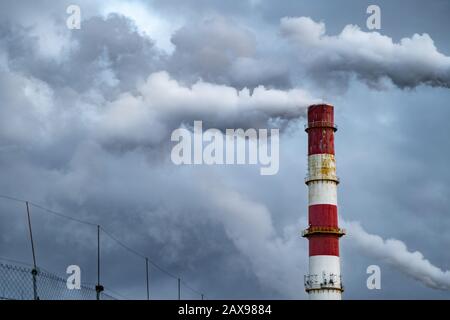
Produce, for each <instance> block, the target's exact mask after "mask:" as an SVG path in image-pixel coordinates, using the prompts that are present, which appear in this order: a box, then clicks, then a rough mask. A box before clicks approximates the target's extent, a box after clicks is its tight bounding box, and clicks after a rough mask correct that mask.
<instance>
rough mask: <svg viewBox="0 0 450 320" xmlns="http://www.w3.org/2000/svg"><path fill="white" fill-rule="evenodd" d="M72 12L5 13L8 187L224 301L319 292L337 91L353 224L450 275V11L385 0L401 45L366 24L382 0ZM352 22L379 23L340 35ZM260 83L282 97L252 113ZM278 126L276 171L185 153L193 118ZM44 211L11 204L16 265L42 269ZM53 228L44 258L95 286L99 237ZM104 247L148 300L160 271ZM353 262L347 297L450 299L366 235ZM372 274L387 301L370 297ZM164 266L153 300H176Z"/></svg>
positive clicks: (7, 6) (7, 205) (121, 279)
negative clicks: (310, 268)
mask: <svg viewBox="0 0 450 320" xmlns="http://www.w3.org/2000/svg"><path fill="white" fill-rule="evenodd" d="M69 4H72V2H71V1H59V2H58V4H55V3H54V1H3V2H2V3H1V5H0V6H1V8H0V19H1V20H0V21H1V22H0V101H1V106H0V166H1V170H0V194H7V195H11V196H16V197H19V198H25V199H28V200H31V201H34V202H37V203H40V204H42V205H44V206H46V207H49V208H52V209H54V210H57V211H61V212H65V213H66V214H68V215H70V216H73V217H77V218H80V219H84V220H88V221H92V222H93V223H95V224H97V223H100V224H102V225H103V226H104V227H105V228H106V229H107V230H109V231H111V232H112V233H113V234H114V235H116V236H117V237H118V238H120V239H122V240H123V241H125V242H126V243H128V244H129V245H130V246H131V247H133V248H135V249H136V250H137V251H139V252H142V253H143V254H145V255H148V256H149V257H150V258H152V259H154V260H155V261H157V262H159V264H161V265H163V266H164V267H165V268H166V269H168V270H170V272H172V273H174V274H177V275H178V274H179V275H181V276H182V277H183V279H185V280H186V281H188V282H189V283H190V284H191V285H192V286H193V287H195V288H198V289H199V290H201V291H202V292H204V293H205V294H206V295H207V296H208V298H217V299H220V298H224V299H233V298H236V299H239V298H247V299H248V298H274V299H281V298H290V299H297V298H299V299H303V298H306V294H305V293H304V289H303V274H304V273H306V271H307V241H306V240H305V239H303V238H301V237H300V230H301V229H302V228H304V227H306V216H307V215H306V212H307V189H306V186H305V185H304V183H303V178H304V175H305V172H306V143H307V137H306V133H305V132H304V131H303V122H304V119H303V115H304V107H305V106H306V105H307V104H308V103H309V102H311V101H317V100H320V99H324V100H326V101H328V102H330V103H332V104H334V105H335V106H336V109H335V113H336V122H337V124H338V125H339V131H338V132H337V134H336V152H337V166H338V174H339V176H340V179H341V181H342V183H341V184H340V185H339V205H340V207H339V213H340V218H341V219H343V220H345V221H348V222H352V221H358V222H360V224H361V226H362V227H363V228H364V229H365V230H366V231H367V232H369V233H371V234H377V235H380V236H381V237H383V238H384V239H390V238H394V239H398V240H401V241H403V242H404V243H405V244H406V245H407V247H408V250H409V251H412V252H414V251H419V252H421V253H422V254H423V256H424V257H425V259H427V260H429V261H430V262H431V264H433V265H435V266H437V267H439V268H441V269H442V270H443V271H445V270H449V269H450V255H449V254H447V251H448V250H447V248H448V246H449V245H450V236H449V234H448V233H447V232H446V230H448V229H449V228H450V218H449V208H450V206H449V205H450V204H449V200H448V199H450V188H449V187H448V183H447V181H448V180H449V179H450V172H449V170H448V169H447V166H448V164H447V162H448V161H447V159H448V156H449V153H450V144H449V143H448V137H450V126H449V124H448V118H449V116H450V110H449V108H448V103H449V101H450V91H449V89H448V87H449V83H450V43H449V41H448V30H449V29H450V21H449V20H448V15H449V14H450V3H449V2H448V1H443V0H436V1H432V2H431V3H429V2H426V1H377V3H376V4H378V5H380V7H381V14H382V22H381V26H382V29H381V30H380V31H379V33H380V34H381V35H374V34H370V31H369V30H367V28H366V26H365V21H366V18H367V14H366V8H367V6H368V5H369V4H373V3H372V2H370V3H369V2H368V1H356V0H355V1H339V2H337V1H334V2H330V1H314V2H311V1H283V2H281V3H280V2H279V1H278V2H276V1H263V0H260V1H258V0H254V1H137V0H136V1H120V2H119V1H111V2H108V5H106V4H104V2H101V1H79V4H80V6H81V10H82V19H83V20H82V22H81V30H72V31H71V30H68V29H67V28H66V24H65V19H66V17H67V14H66V13H65V9H66V7H67V6H68V5H69ZM111 13H114V14H112V15H111ZM108 14H109V15H108ZM284 17H291V18H299V17H305V19H303V20H295V19H294V20H290V21H291V22H294V23H292V24H290V25H286V24H285V25H283V23H282V21H281V19H282V18H284ZM306 18H308V19H306ZM284 21H286V20H284ZM321 22H322V23H323V26H324V27H325V28H326V30H325V31H324V32H323V33H320V30H321V24H320V23H321ZM347 25H357V26H359V28H360V30H358V29H353V32H351V33H350V35H349V38H344V37H340V36H339V35H340V34H341V32H342V30H343V29H344V27H346V26H347ZM283 27H284V29H283ZM286 27H287V29H286ZM355 30H356V31H355ZM316 31H317V32H316ZM423 33H427V34H428V35H426V36H425V35H422V34H423ZM414 34H419V35H421V36H417V37H416V38H414ZM358 37H362V38H364V39H363V40H361V38H358ZM387 37H389V38H391V39H389V38H387ZM402 38H408V40H406V42H407V44H406V45H405V43H404V42H403V43H402V45H398V42H399V41H400V39H402ZM414 39H415V40H414ZM390 41H393V42H390ZM411 42H412V44H411ZM392 43H395V45H394V44H392ZM352 46H354V48H353V47H352ZM357 48H358V49H360V50H356V49H357ZM199 83H200V85H199ZM258 86H264V88H263V89H264V90H263V89H261V88H262V87H259V88H260V89H259V90H262V91H261V92H263V93H262V94H264V96H263V97H264V99H263V100H264V101H266V103H264V102H261V101H259V100H258V101H259V102H258V101H256V100H252V101H251V102H249V103H247V104H245V103H241V102H239V101H238V102H235V101H237V100H236V99H235V91H234V89H237V90H243V89H244V88H248V89H249V90H250V91H249V92H253V93H254V92H258ZM275 94H276V95H277V97H278V95H280V97H283V101H280V99H273V98H272V97H274V96H276V95H275ZM294 104H295V106H296V108H294V107H293V105H294ZM236 106H240V107H241V108H243V107H244V109H237V110H238V111H237V112H236V111H234V112H233V111H230V110H234V109H233V108H234V107H236ZM277 117H281V118H283V121H282V124H283V132H282V136H281V142H280V148H281V149H280V153H281V154H280V171H279V173H278V174H277V175H275V176H260V175H259V168H257V167H256V166H235V167H233V166H231V167H223V166H212V167H208V166H187V167H177V166H175V165H173V164H172V163H171V161H170V149H171V146H172V143H171V141H170V132H171V131H172V130H173V129H175V128H177V127H178V126H180V125H181V124H183V123H185V124H190V125H192V122H193V120H195V119H198V120H202V119H203V120H205V121H206V122H207V123H208V124H210V125H211V126H214V127H219V128H225V127H230V126H231V127H233V126H259V127H260V126H265V125H267V122H268V121H269V122H270V121H271V119H272V118H277ZM24 214H25V212H24V207H23V206H22V205H20V204H16V203H11V202H9V201H7V200H0V240H1V242H0V257H6V258H13V259H18V260H23V261H30V248H29V246H28V242H27V234H26V225H25V216H24ZM33 222H34V224H35V225H36V227H35V229H36V230H35V234H36V249H37V255H38V263H39V264H41V265H42V266H43V267H45V268H46V269H49V270H51V271H53V272H56V273H58V274H64V272H65V268H66V266H67V265H69V264H79V265H80V266H81V268H82V272H83V281H85V282H89V283H93V282H95V246H93V244H92V243H93V242H95V229H93V228H92V227H89V226H83V225H78V224H77V223H74V222H67V221H64V220H61V219H59V218H56V217H52V216H48V215H44V214H43V213H40V212H39V210H38V209H36V208H35V209H33ZM104 241H105V243H104V250H105V251H104V258H105V264H104V271H103V272H104V281H105V285H106V286H107V287H111V288H112V289H114V290H116V291H118V292H120V293H122V294H124V295H127V296H129V297H136V298H144V297H145V286H144V282H143V281H144V272H145V269H144V262H143V261H142V260H141V259H140V258H136V257H134V256H133V255H130V253H128V252H126V251H125V250H123V248H122V249H121V248H120V247H117V246H115V245H113V243H112V242H111V243H108V241H109V240H106V238H105V240H104ZM341 251H342V264H343V277H344V284H345V286H346V292H345V295H344V297H345V298H349V299H358V298H368V299H391V298H402V299H408V298H414V299H418V298H422V299H428V298H438V299H448V298H449V297H450V293H449V292H448V291H444V290H436V289H431V288H429V287H427V286H425V285H424V284H423V283H422V282H420V281H417V280H415V279H414V277H412V276H411V275H408V274H407V272H405V270H402V268H400V267H398V266H397V267H396V266H395V263H394V264H393V263H392V261H389V259H385V260H383V259H381V258H379V257H375V256H374V255H371V253H370V252H365V251H364V250H361V248H360V247H358V244H357V243H355V241H353V240H351V238H349V237H344V238H342V241H341ZM371 264H377V265H380V267H381V268H382V290H372V291H370V290H368V289H367V288H366V278H367V274H366V268H367V266H368V265H371ZM152 272H153V273H152V276H151V279H152V288H151V290H152V293H151V294H152V296H153V297H155V298H175V297H176V292H175V290H176V282H175V281H174V280H171V279H170V278H167V277H166V276H165V275H164V274H162V273H159V272H158V271H157V270H156V269H155V270H152ZM186 294H188V292H187V291H186ZM190 297H192V298H194V297H196V296H194V295H191V296H190Z"/></svg>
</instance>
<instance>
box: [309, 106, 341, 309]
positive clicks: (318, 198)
mask: <svg viewBox="0 0 450 320" xmlns="http://www.w3.org/2000/svg"><path fill="white" fill-rule="evenodd" d="M336 130H337V127H336V126H335V124H334V108H333V106H331V105H327V104H317V105H312V106H310V107H309V108H308V124H307V125H306V126H305V131H306V132H307V133H308V175H307V177H306V179H305V183H306V185H307V186H308V201H309V203H308V205H309V207H308V220H309V227H308V228H307V229H306V230H304V231H303V233H302V236H303V237H306V238H307V239H308V240H309V274H308V275H305V290H306V292H308V294H309V298H310V299H313V300H339V299H341V296H342V292H343V291H344V289H343V286H342V279H341V270H340V269H341V268H340V261H339V238H340V237H341V236H343V235H344V234H345V231H344V230H343V229H340V228H339V226H338V211H337V185H338V183H339V179H338V177H337V176H336V161H335V158H334V132H335V131H336Z"/></svg>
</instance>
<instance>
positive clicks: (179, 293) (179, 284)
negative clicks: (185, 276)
mask: <svg viewBox="0 0 450 320" xmlns="http://www.w3.org/2000/svg"><path fill="white" fill-rule="evenodd" d="M178 300H181V279H180V278H178Z"/></svg>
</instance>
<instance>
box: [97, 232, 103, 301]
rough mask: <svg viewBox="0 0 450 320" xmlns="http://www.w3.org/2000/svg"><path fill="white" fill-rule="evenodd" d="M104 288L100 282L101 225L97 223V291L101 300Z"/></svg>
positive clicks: (98, 298)
mask: <svg viewBox="0 0 450 320" xmlns="http://www.w3.org/2000/svg"><path fill="white" fill-rule="evenodd" d="M103 290H104V288H103V286H102V285H101V284H100V225H97V285H96V286H95V292H96V293H97V300H100V293H101V292H102V291H103Z"/></svg>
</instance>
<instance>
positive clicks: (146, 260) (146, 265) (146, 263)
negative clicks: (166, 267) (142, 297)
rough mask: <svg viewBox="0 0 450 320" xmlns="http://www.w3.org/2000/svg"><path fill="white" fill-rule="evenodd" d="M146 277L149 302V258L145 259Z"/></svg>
mask: <svg viewBox="0 0 450 320" xmlns="http://www.w3.org/2000/svg"><path fill="white" fill-rule="evenodd" d="M145 276H146V279H147V300H150V286H149V283H148V258H145Z"/></svg>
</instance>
